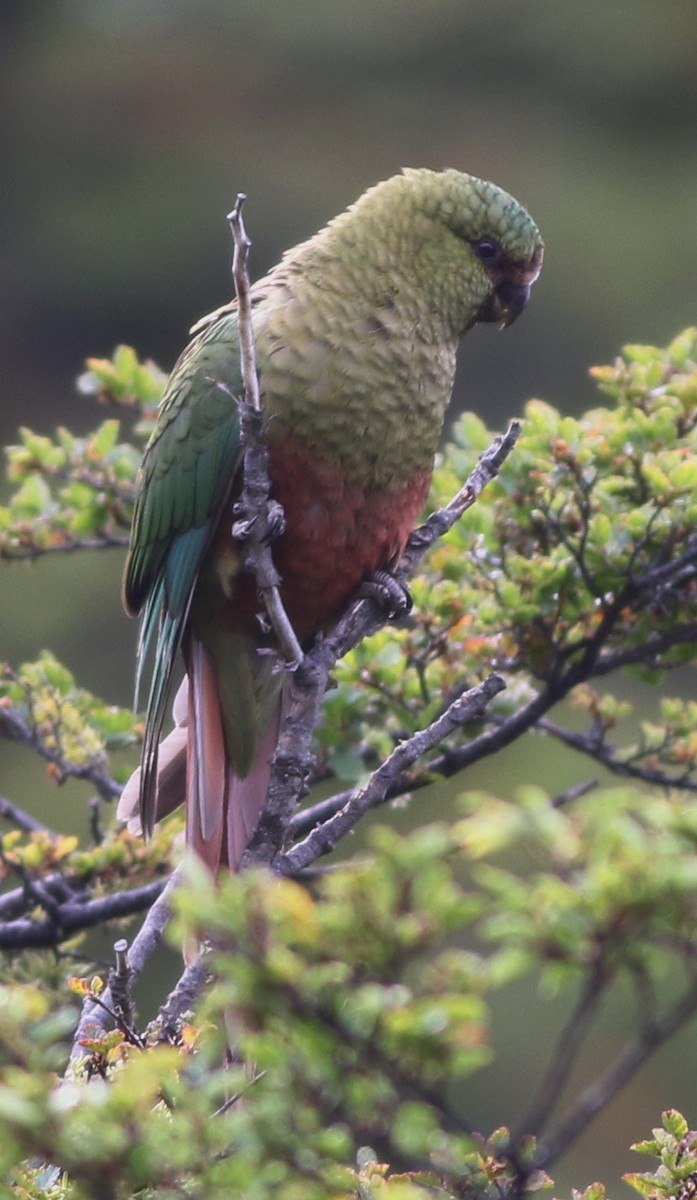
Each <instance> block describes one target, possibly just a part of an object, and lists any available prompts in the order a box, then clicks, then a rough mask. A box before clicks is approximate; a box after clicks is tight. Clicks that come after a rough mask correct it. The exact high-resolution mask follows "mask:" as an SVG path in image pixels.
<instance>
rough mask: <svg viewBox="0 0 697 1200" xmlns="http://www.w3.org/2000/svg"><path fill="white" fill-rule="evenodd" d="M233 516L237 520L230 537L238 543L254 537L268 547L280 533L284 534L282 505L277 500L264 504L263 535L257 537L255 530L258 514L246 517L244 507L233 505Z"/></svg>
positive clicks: (284, 521)
mask: <svg viewBox="0 0 697 1200" xmlns="http://www.w3.org/2000/svg"><path fill="white" fill-rule="evenodd" d="M232 511H233V514H234V516H235V517H236V518H237V519H236V520H235V521H233V524H232V530H231V532H232V536H233V537H234V538H237V540H238V541H240V542H244V541H246V540H247V539H248V538H251V537H253V536H254V537H255V540H257V541H259V542H262V543H263V544H264V545H266V546H270V545H271V544H272V543H273V542H275V541H276V540H277V539H278V538H280V536H281V534H282V533H285V528H286V517H285V513H284V511H283V505H282V504H279V503H278V501H277V500H268V501H267V503H266V512H265V513H264V518H263V530H264V532H263V534H262V535H261V537H259V536H258V535H257V534H256V532H254V533H253V531H254V530H255V526H256V525H257V523H258V521H259V517H260V514H258V513H253V514H252V515H251V516H247V514H246V511H245V506H244V505H242V504H235V505H234V506H233V510H232Z"/></svg>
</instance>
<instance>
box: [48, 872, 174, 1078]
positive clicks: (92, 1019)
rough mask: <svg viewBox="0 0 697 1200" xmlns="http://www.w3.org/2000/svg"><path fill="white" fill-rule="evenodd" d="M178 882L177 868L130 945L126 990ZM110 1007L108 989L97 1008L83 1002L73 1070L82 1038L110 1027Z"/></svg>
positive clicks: (163, 924) (157, 934)
mask: <svg viewBox="0 0 697 1200" xmlns="http://www.w3.org/2000/svg"><path fill="white" fill-rule="evenodd" d="M180 878H181V867H177V868H176V870H175V871H174V872H173V873H172V875H171V876H170V878H169V880H168V881H167V884H166V885H163V884H160V885H159V886H160V889H161V891H160V895H159V896H158V898H157V899H156V900H155V903H154V904H153V905H152V907H151V908H150V910H149V912H148V913H147V916H146V917H145V920H144V921H143V924H142V925H141V927H140V929H139V931H138V933H137V934H136V936H135V938H134V940H133V945H132V946H131V948H130V950H129V951H128V954H127V956H126V961H125V963H124V964H123V970H124V971H125V972H126V973H127V974H128V982H129V987H130V986H132V985H133V983H134V982H135V980H136V979H137V978H138V976H139V975H140V973H141V971H142V970H143V967H144V966H145V964H146V962H147V960H148V959H149V957H150V955H151V954H152V952H153V950H154V949H155V947H156V946H157V945H158V944H159V942H160V940H161V938H162V934H163V933H164V931H165V929H166V928H167V925H168V924H169V920H170V917H171V916H172V894H173V892H174V889H175V888H176V887H177V886H178V884H179V881H180ZM151 886H152V885H151ZM113 1007H114V999H113V995H112V992H111V989H110V988H108V987H107V988H106V989H105V991H104V992H103V994H102V996H101V997H100V1004H99V1005H97V1004H95V1003H94V1002H93V1001H92V1000H90V999H89V997H88V998H87V999H86V1000H85V1003H84V1004H83V1006H82V1015H81V1017H80V1021H79V1023H78V1027H77V1029H76V1031H75V1037H74V1038H73V1045H72V1049H71V1052H70V1063H71V1066H73V1067H74V1065H75V1063H76V1062H77V1061H78V1060H80V1059H82V1058H84V1053H83V1050H82V1046H81V1043H82V1041H83V1039H84V1038H91V1037H94V1036H95V1035H98V1034H99V1032H100V1031H102V1032H105V1031H106V1030H108V1029H109V1028H110V1027H111V1025H112V1024H113V1020H112V1017H111V1013H110V1011H109V1010H110V1009H113Z"/></svg>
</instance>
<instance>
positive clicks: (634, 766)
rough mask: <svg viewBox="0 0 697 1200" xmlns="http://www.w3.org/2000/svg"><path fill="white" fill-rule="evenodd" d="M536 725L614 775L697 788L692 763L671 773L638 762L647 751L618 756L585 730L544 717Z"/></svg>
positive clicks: (695, 789) (686, 788) (666, 784)
mask: <svg viewBox="0 0 697 1200" xmlns="http://www.w3.org/2000/svg"><path fill="white" fill-rule="evenodd" d="M538 728H539V729H542V730H544V732H545V733H550V734H552V736H553V737H555V738H557V739H558V741H560V742H563V743H564V745H565V746H570V747H571V748H572V749H574V750H578V751H580V753H581V754H587V755H588V756H589V758H592V759H594V760H595V762H598V763H601V764H602V765H603V766H604V767H607V769H608V770H609V771H612V773H613V774H614V775H623V776H624V777H625V778H628V779H638V780H640V781H641V782H642V783H647V784H651V785H656V786H657V787H679V788H683V789H684V790H685V791H687V792H697V779H695V778H694V774H693V773H694V770H695V764H694V763H689V764H688V765H687V766H685V767H684V768H683V770H682V771H679V772H676V774H674V775H671V774H669V772H668V771H661V770H658V769H656V768H654V767H647V766H642V765H641V758H642V757H644V756H645V755H648V754H649V753H650V752H649V751H646V752H645V753H643V752H641V751H639V752H634V753H632V754H628V755H627V756H626V757H625V758H621V757H620V756H619V755H618V754H617V752H616V751H615V750H614V749H613V748H612V747H610V746H608V745H607V744H606V743H605V742H603V741H602V739H600V738H598V737H592V736H589V735H588V734H583V733H577V732H576V731H575V730H572V729H565V728H564V727H563V726H562V725H557V724H556V722H554V721H550V720H548V719H547V718H545V719H543V720H540V721H538Z"/></svg>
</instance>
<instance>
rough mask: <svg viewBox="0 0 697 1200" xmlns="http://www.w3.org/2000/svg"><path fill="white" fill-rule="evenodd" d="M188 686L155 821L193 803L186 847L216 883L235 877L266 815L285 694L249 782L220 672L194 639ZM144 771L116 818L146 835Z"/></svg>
mask: <svg viewBox="0 0 697 1200" xmlns="http://www.w3.org/2000/svg"><path fill="white" fill-rule="evenodd" d="M187 659H188V663H187V665H188V678H186V679H185V680H184V682H183V683H182V685H181V687H180V688H179V691H178V692H177V695H176V697H175V700H174V706H173V716H174V720H175V726H174V729H173V730H172V732H171V733H170V734H168V736H167V737H166V738H165V739H164V741H163V742H162V743H161V744H160V747H159V753H158V767H157V793H156V797H157V798H156V808H155V820H156V821H160V820H162V818H163V817H166V816H168V815H169V814H170V813H171V812H173V811H174V810H175V809H176V808H178V807H179V806H180V805H181V804H183V803H184V802H186V841H187V845H188V846H190V847H191V848H192V849H193V850H194V851H195V852H196V854H197V855H198V856H199V858H201V859H202V861H203V862H204V863H205V864H206V865H207V866H208V868H209V869H210V871H211V872H212V873H213V874H214V875H215V874H217V873H218V871H219V870H220V868H226V869H227V870H231V871H236V870H237V869H238V867H239V865H240V862H241V860H242V855H243V854H244V852H245V850H246V848H247V846H248V845H249V842H250V840H251V837H252V835H253V833H254V830H255V829H256V826H257V824H258V821H259V817H260V815H261V810H262V809H263V807H264V803H265V800H266V794H267V792H268V786H269V778H270V773H271V758H272V756H273V753H274V750H275V748H276V743H277V741H278V731H279V725H280V720H281V710H282V706H283V697H282V689H281V688H279V689H278V696H277V698H276V699H275V701H274V702H273V704H272V705H271V706H266V711H265V714H264V716H265V722H264V728H263V730H262V732H261V734H260V736H259V737H258V739H257V742H256V746H255V751H254V757H253V760H252V764H251V767H250V768H249V770H248V771H247V773H246V774H245V776H244V778H240V776H239V775H238V774H237V772H236V771H235V768H234V766H233V764H232V762H231V760H230V756H229V753H228V749H227V746H226V740H225V734H224V728H223V716H222V711H221V705H220V699H219V693H218V686H217V681H216V676H215V671H214V668H213V665H212V663H211V660H210V657H209V655H208V652H207V651H206V649H205V647H204V646H203V645H202V643H201V642H200V641H198V639H196V638H192V639H191V644H190V651H189V653H188V655H187ZM139 795H140V767H139V768H138V769H137V770H136V771H135V772H134V773H133V775H132V776H131V777H130V779H129V780H128V782H127V784H126V786H125V787H124V789H123V792H122V793H121V797H120V799H119V803H118V807H117V810H116V815H117V817H118V819H119V820H122V821H126V822H127V823H128V827H129V829H130V830H131V831H132V832H134V833H140V832H142V830H141V823H140V816H139Z"/></svg>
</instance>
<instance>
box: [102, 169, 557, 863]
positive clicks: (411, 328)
mask: <svg viewBox="0 0 697 1200" xmlns="http://www.w3.org/2000/svg"><path fill="white" fill-rule="evenodd" d="M542 253H543V246H542V241H541V239H540V235H539V232H538V230H537V227H536V226H535V224H534V223H533V221H532V220H531V218H530V217H529V216H528V214H527V212H526V211H525V209H524V208H522V207H521V205H520V204H518V202H517V201H516V200H514V199H513V198H512V197H511V196H509V195H508V194H507V193H506V192H503V191H502V190H501V189H500V188H498V187H496V186H495V185H494V184H492V183H487V182H485V181H484V180H481V179H477V178H475V177H474V176H472V175H466V174H462V173H461V172H459V171H455V170H447V171H442V172H436V171H430V170H425V169H419V170H411V169H410V170H405V171H404V172H403V173H402V174H401V175H396V176H394V177H393V178H391V179H388V180H386V181H385V182H383V183H379V184H377V185H376V186H375V187H373V188H371V189H370V190H369V191H367V192H366V193H365V194H364V195H363V196H361V197H360V199H359V200H357V201H356V203H355V204H353V205H352V206H351V207H350V208H349V209H348V210H347V211H346V212H344V213H342V214H341V215H340V216H338V217H336V218H335V219H334V220H333V221H330V222H329V224H328V225H327V226H326V227H325V228H324V229H322V230H320V232H319V233H317V234H316V235H315V236H314V237H312V238H310V240H309V241H306V242H303V243H302V244H301V245H299V246H296V247H295V249H293V250H289V251H288V252H287V253H286V254H285V255H284V257H283V259H282V260H281V262H280V264H279V265H278V266H277V267H275V268H274V269H273V270H272V271H270V272H269V274H268V275H267V276H266V278H264V279H262V280H261V281H260V282H259V283H257V284H256V285H255V286H254V287H253V289H252V293H251V299H252V306H253V307H252V326H253V333H254V341H255V347H256V358H257V367H258V372H259V386H260V393H261V403H262V408H263V413H264V428H265V437H266V441H267V446H268V452H269V477H270V481H271V494H272V497H273V499H275V500H277V501H278V502H279V503H280V504H281V505H282V506H283V510H284V514H285V531H284V532H283V533H282V535H281V536H280V537H279V539H278V541H277V542H276V543H275V544H274V546H273V557H274V562H275V565H276V567H277V569H278V571H279V573H280V575H281V579H282V586H281V596H282V599H283V603H284V605H285V608H286V611H287V614H288V616H289V618H290V620H291V622H292V624H293V626H294V628H295V631H296V633H297V635H298V637H299V639H300V641H301V642H306V641H307V639H309V638H310V637H311V636H312V634H313V633H315V632H317V630H319V629H321V628H322V627H326V626H327V624H328V623H330V622H331V620H332V619H333V618H335V617H336V616H337V615H338V614H339V613H340V612H341V609H342V607H343V606H344V605H345V604H346V603H347V601H348V600H349V599H350V598H351V596H352V594H354V593H355V592H356V590H357V588H358V587H359V585H360V584H361V582H362V581H363V580H364V579H365V578H366V576H368V575H369V574H370V573H371V572H372V571H375V570H376V569H381V568H385V567H388V568H389V566H390V565H392V564H394V563H396V561H397V560H398V558H399V556H400V553H401V552H402V550H403V548H404V545H405V542H406V539H407V537H408V535H409V533H410V532H411V529H412V527H413V525H414V523H415V521H416V519H417V518H418V515H419V513H420V511H421V509H422V507H423V504H424V501H425V499H426V493H427V490H428V486H429V481H430V478H431V471H432V467H433V459H434V455H435V452H436V448H437V445H438V441H439V438H440V434H441V431H442V428H443V421H444V418H445V412H446V408H447V405H448V401H449V399H450V394H451V390H452V385H453V379H454V374H455V355H456V350H457V347H458V343H459V341H460V339H461V338H462V337H463V335H464V334H465V333H467V331H468V330H470V329H471V328H472V327H473V326H474V325H477V324H478V323H480V322H483V321H496V322H498V323H499V324H500V325H501V326H502V327H505V326H507V325H510V324H511V322H512V321H514V320H515V319H516V317H518V316H519V315H520V313H521V312H522V311H523V309H524V307H525V305H526V303H527V301H528V297H529V294H530V287H531V284H532V283H533V282H534V280H535V279H536V278H537V275H538V274H539V271H540V267H541V264H542ZM192 332H193V333H194V338H193V341H192V342H191V343H190V345H189V346H188V347H187V349H186V350H185V351H184V353H183V354H182V356H181V358H180V359H179V361H178V362H177V364H176V366H175V367H174V370H173V372H172V375H171V377H170V379H169V382H168V384H167V387H166V390H165V394H164V397H163V400H162V404H161V407H160V411H159V415H158V419H157V423H156V427H155V430H154V432H153V434H152V437H151V438H150V441H149V443H148V446H147V448H146V450H145V454H144V457H143V462H142V465H141V467H140V471H139V474H138V481H137V498H136V504H135V512H134V516H133V526H132V531H131V540H130V548H129V553H128V560H127V563H126V570H125V575H124V585H123V596H124V603H125V606H126V609H127V611H128V612H129V613H131V614H134V615H135V614H138V613H140V614H141V621H142V625H141V640H140V646H139V668H138V671H139V676H140V674H141V672H142V670H143V660H144V659H145V657H146V655H147V652H148V650H150V651H151V652H152V657H153V667H152V676H151V681H150V689H149V695H148V701H147V721H146V732H145V740H144V746H143V754H142V760H141V766H140V768H139V770H138V771H137V772H136V773H135V775H134V776H133V777H132V779H131V780H130V781H129V783H128V784H127V785H126V788H125V789H124V793H123V795H122V798H121V801H120V804H119V816H120V817H122V818H123V819H129V818H130V819H131V820H132V821H134V822H135V821H137V822H138V823H139V824H140V826H141V827H142V830H143V831H144V832H145V834H146V835H147V834H149V833H150V832H151V830H152V827H153V824H154V822H155V821H156V820H159V819H160V818H161V817H162V816H164V815H165V814H166V813H168V812H170V811H171V810H172V809H173V808H174V807H176V806H177V805H178V804H180V803H182V802H183V801H184V800H185V801H186V805H187V840H188V842H189V843H190V844H191V845H192V846H193V847H194V848H195V850H196V851H197V853H198V854H199V855H200V857H201V858H202V859H203V860H204V862H206V863H207V864H208V865H209V867H210V868H211V870H212V871H217V870H218V868H219V867H220V866H227V867H229V868H230V869H232V870H234V869H235V868H236V867H237V866H238V865H239V862H240V859H241V856H242V854H243V852H244V850H245V847H246V846H247V844H248V842H249V839H250V837H251V835H252V833H253V831H254V828H255V826H256V824H257V821H258V818H259V814H260V812H261V809H262V807H263V804H264V800H265V797H266V790H267V786H268V780H269V760H270V758H271V756H272V754H273V752H274V747H275V744H276V740H277V736H278V730H279V722H280V720H281V714H282V707H283V690H284V685H283V673H282V672H279V671H278V670H274V656H273V654H270V653H268V648H269V645H270V641H271V644H272V639H270V637H269V635H268V634H266V633H264V632H263V629H262V627H261V625H260V622H259V620H258V614H259V611H260V609H261V607H262V605H261V602H260V600H259V598H258V595H257V589H256V585H255V582H254V579H253V578H252V577H251V575H250V574H249V573H247V572H245V571H244V570H243V567H242V561H241V551H240V546H239V543H238V542H236V540H235V538H234V537H233V534H232V525H233V523H234V515H233V505H234V504H235V500H236V498H237V497H238V496H239V491H240V487H241V457H242V448H241V445H240V432H239V410H238V406H237V404H236V403H235V399H234V397H239V396H240V395H241V393H242V390H243V389H242V376H241V368H240V326H239V319H238V311H237V306H236V303H235V302H233V303H230V304H228V305H226V306H225V307H223V308H221V309H219V310H218V311H217V312H215V313H213V314H211V316H209V317H206V318H204V319H203V320H202V321H200V322H199V323H198V325H196V326H194V329H193V331H192ZM180 649H181V651H182V652H183V657H184V662H185V666H186V673H187V681H185V683H184V685H183V686H182V688H181V689H180V691H179V692H178V694H177V697H176V700H175V704H174V715H175V722H176V725H175V729H174V730H173V732H172V733H171V734H170V735H169V737H167V738H166V739H165V741H164V742H163V744H162V745H161V746H160V745H159V741H160V735H161V731H162V725H163V721H164V716H165V712H166V707H167V702H168V697H169V693H170V690H171V686H172V679H173V673H174V670H175V666H176V661H177V658H178V655H179V651H180ZM264 649H266V650H267V652H266V653H264V652H261V651H263V650H264Z"/></svg>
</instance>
